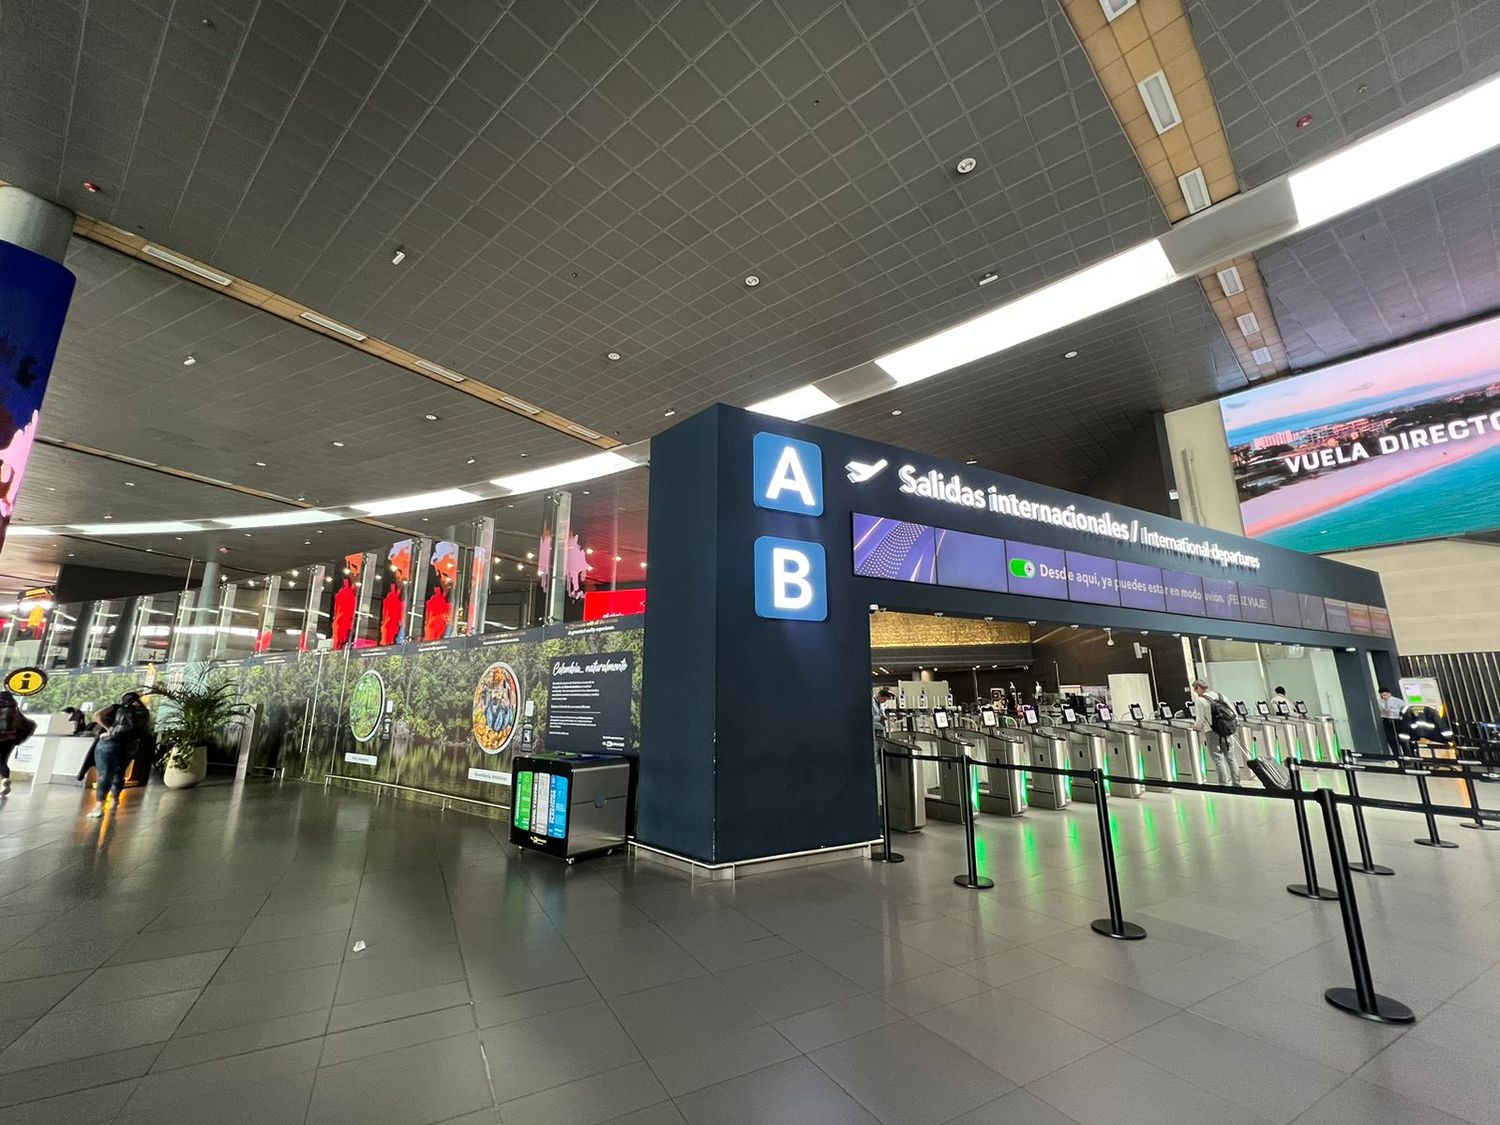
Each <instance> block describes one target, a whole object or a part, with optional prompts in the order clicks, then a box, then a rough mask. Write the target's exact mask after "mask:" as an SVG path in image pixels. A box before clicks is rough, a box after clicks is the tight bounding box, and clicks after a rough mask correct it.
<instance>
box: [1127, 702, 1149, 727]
mask: <svg viewBox="0 0 1500 1125" xmlns="http://www.w3.org/2000/svg"><path fill="white" fill-rule="evenodd" d="M1130 717H1131V718H1132V719H1134V720H1135V721H1136V722H1138V723H1144V722H1145V721H1146V709H1145V708H1144V707H1142V706H1141V705H1140V704H1139V703H1132V704H1131V705H1130Z"/></svg>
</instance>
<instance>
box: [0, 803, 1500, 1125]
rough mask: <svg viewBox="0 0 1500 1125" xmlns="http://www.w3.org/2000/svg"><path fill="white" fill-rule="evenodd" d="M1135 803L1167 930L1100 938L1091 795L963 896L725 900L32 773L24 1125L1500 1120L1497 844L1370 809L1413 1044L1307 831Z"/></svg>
mask: <svg viewBox="0 0 1500 1125" xmlns="http://www.w3.org/2000/svg"><path fill="white" fill-rule="evenodd" d="M1393 786H1394V787H1396V788H1399V787H1400V783H1393V784H1392V785H1391V786H1388V785H1373V784H1372V785H1371V786H1370V787H1369V788H1370V789H1371V790H1373V791H1376V792H1384V791H1387V790H1391V789H1392V787H1393ZM1444 796H1445V799H1452V798H1451V796H1449V795H1446V794H1445V795H1444ZM1483 797H1484V799H1486V800H1490V799H1493V800H1495V801H1500V787H1495V786H1486V787H1484V790H1483ZM1112 807H1113V809H1114V815H1115V821H1116V827H1117V836H1118V844H1117V848H1118V854H1119V860H1120V869H1121V882H1122V888H1123V894H1124V901H1125V904H1126V913H1127V916H1128V917H1130V918H1131V919H1133V920H1134V921H1137V922H1140V923H1141V924H1143V925H1144V926H1146V928H1147V929H1148V930H1149V931H1150V937H1149V938H1148V939H1147V940H1146V941H1144V942H1138V943H1130V944H1117V943H1114V942H1111V941H1109V940H1107V939H1104V938H1100V937H1098V936H1096V935H1095V934H1093V933H1092V932H1090V931H1089V929H1088V925H1087V924H1088V922H1089V921H1090V920H1091V919H1093V918H1096V917H1098V916H1099V915H1101V914H1102V913H1104V909H1103V889H1102V883H1101V881H1100V878H1099V866H1098V850H1097V839H1096V836H1095V829H1094V824H1095V820H1094V810H1093V808H1092V807H1091V806H1087V805H1078V806H1074V807H1073V808H1072V809H1070V810H1067V811H1065V812H1061V813H1056V812H1046V811H1041V810H1037V811H1033V812H1032V813H1030V814H1029V815H1027V816H1026V817H1024V818H1022V819H1020V820H1005V821H1002V820H997V819H994V818H990V817H984V818H981V828H980V837H979V840H980V847H981V856H982V858H981V865H982V868H983V870H984V872H985V873H986V874H988V875H989V876H990V877H992V878H993V879H994V880H995V881H996V883H997V884H998V886H997V887H996V888H995V889H994V890H993V891H990V892H986V893H974V892H970V891H965V890H962V889H960V888H958V887H955V886H954V885H953V881H952V875H953V874H954V873H955V872H957V871H959V870H961V868H962V865H963V857H962V847H963V836H962V832H961V831H960V830H959V829H958V828H957V827H956V826H951V825H943V824H935V825H931V826H929V828H928V829H927V830H926V831H924V832H922V833H921V834H920V835H917V836H913V837H905V838H902V839H901V840H900V841H899V845H898V846H899V847H900V849H901V850H902V851H904V852H905V853H906V855H907V858H908V862H906V863H904V864H901V865H899V866H893V867H886V866H883V865H879V864H874V863H869V862H864V861H854V862H844V863H838V864H830V865H825V866H821V867H815V868H804V869H801V870H797V871H792V872H786V873H781V874H770V875H760V876H754V877H749V878H743V879H741V880H740V881H739V882H738V883H712V884H710V883H704V882H701V881H700V882H698V883H693V882H691V881H689V880H688V879H686V878H685V877H682V876H679V875H678V874H676V873H674V872H671V871H668V870H665V869H663V868H661V867H658V866H655V865H652V864H649V863H631V862H629V861H626V860H624V859H620V858H615V859H609V860H605V861H602V862H600V861H596V862H590V863H581V864H579V865H577V866H576V867H574V868H572V869H568V868H565V867H563V866H562V865H561V864H559V863H557V862H556V861H554V860H550V859H547V858H545V857H541V856H536V855H524V856H521V855H517V853H515V852H514V851H513V850H511V849H509V848H506V847H504V846H502V845H501V844H500V843H498V842H497V839H496V835H495V833H496V832H497V831H499V830H500V829H501V826H500V825H499V824H497V823H495V822H491V821H485V820H479V819H474V818H470V817H467V816H463V815H460V814H455V813H447V814H440V813H437V812H435V811H432V810H429V809H426V808H422V807H418V806H414V805H411V804H406V803H401V802H397V801H392V800H389V799H387V800H384V801H381V802H378V803H377V802H376V801H375V800H374V799H373V798H372V797H369V796H365V795H361V794H352V793H343V792H338V791H333V792H325V791H324V790H323V789H321V788H317V787H311V786H304V785H301V784H298V783H295V782H288V783H286V784H284V785H277V784H274V783H256V784H252V785H251V786H250V787H248V788H246V789H244V790H243V791H241V790H237V789H235V788H234V787H233V786H230V785H228V784H220V785H210V786H206V787H204V788H201V789H199V790H196V791H192V792H185V793H165V792H163V791H161V790H160V789H153V790H150V791H148V792H146V793H139V792H132V793H129V794H127V796H126V801H125V806H124V808H123V809H122V810H121V811H120V812H119V813H118V814H116V815H111V816H110V817H109V818H107V819H106V820H104V821H103V822H90V821H86V820H83V819H82V818H81V816H80V813H81V811H82V808H83V805H82V797H81V794H80V793H79V791H77V790H75V789H71V788H64V787H61V786H53V787H46V788H43V789H42V790H39V791H37V792H36V793H32V792H31V791H30V788H29V786H19V787H18V788H17V791H16V793H15V794H13V795H12V796H11V797H10V798H8V799H7V800H5V801H4V802H3V803H0V1125H3V1123H9V1122H27V1123H28V1125H39V1123H44V1122H52V1121H57V1122H69V1123H73V1125H87V1123H89V1122H110V1121H117V1122H122V1123H123V1122H129V1123H141V1122H149V1121H162V1122H174V1123H183V1122H199V1121H202V1122H210V1121H212V1122H223V1123H234V1122H241V1121H243V1122H256V1123H259V1125H277V1123H280V1122H309V1123H317V1125H325V1123H333V1122H350V1123H359V1125H378V1123H385V1122H392V1123H400V1125H421V1123H426V1122H443V1121H455V1122H464V1123H471V1122H496V1121H503V1122H505V1123H507V1125H515V1123H530V1122H544V1123H548V1125H552V1123H566V1122H580V1123H582V1122H599V1121H609V1120H618V1121H630V1122H637V1123H647V1122H682V1121H687V1122H694V1123H699V1122H701V1123H713V1125H718V1123H724V1122H777V1123H780V1122H815V1123H819V1125H822V1123H828V1122H870V1121H881V1122H890V1123H902V1125H920V1123H934V1125H935V1123H941V1122H964V1123H966V1125H979V1123H989V1125H996V1123H1016V1125H1067V1123H1069V1122H1082V1123H1085V1125H1092V1123H1101V1125H1102V1123H1106V1122H1107V1123H1109V1125H1126V1123H1130V1122H1143V1123H1144V1122H1150V1123H1152V1125H1163V1123H1173V1122H1190V1123H1194V1125H1218V1123H1233V1122H1292V1121H1297V1122H1303V1123H1307V1125H1331V1123H1337V1122H1351V1123H1352V1122H1366V1121H1382V1122H1384V1121H1400V1122H1412V1123H1420V1125H1437V1123H1450V1122H1472V1123H1482V1122H1500V1061H1497V1060H1500V1035H1497V1032H1496V1030H1495V1029H1496V1027H1497V1026H1500V966H1497V959H1500V944H1497V942H1496V941H1495V933H1496V927H1497V921H1500V841H1497V835H1496V834H1489V833H1478V832H1469V831H1465V830H1462V829H1460V828H1459V827H1458V826H1457V825H1456V824H1455V825H1451V827H1450V826H1447V825H1445V828H1444V831H1445V834H1447V835H1449V836H1451V837H1452V838H1453V839H1454V840H1455V841H1457V842H1458V843H1459V844H1461V845H1462V847H1461V849H1460V850H1458V851H1444V852H1438V851H1434V850H1430V849H1425V848H1418V847H1414V846H1413V845H1412V844H1411V842H1410V841H1411V839H1412V837H1413V836H1415V835H1418V834H1419V828H1420V822H1419V821H1416V820H1414V818H1411V817H1409V816H1399V815H1396V814H1372V816H1371V832H1372V835H1373V837H1374V840H1375V848H1376V852H1377V855H1376V858H1377V860H1379V861H1381V862H1384V863H1388V864H1390V865H1391V866H1393V867H1395V868H1396V869H1397V872H1398V874H1397V876H1396V877H1395V878H1392V879H1370V878H1362V879H1361V880H1360V881H1359V882H1358V884H1357V886H1358V892H1359V895H1360V901H1361V905H1362V907H1363V914H1364V922H1365V928H1366V931H1367V934H1368V937H1369V943H1370V949H1371V955H1372V958H1373V961H1374V966H1375V976H1376V983H1377V985H1378V987H1379V988H1380V989H1381V990H1382V991H1384V992H1386V993H1389V994H1390V995H1392V996H1395V997H1396V998H1398V999H1400V1000H1403V1001H1404V1002H1406V1003H1407V1004H1409V1005H1411V1006H1412V1007H1413V1008H1414V1009H1415V1010H1416V1011H1417V1013H1418V1014H1419V1015H1420V1017H1421V1020H1420V1022H1419V1023H1417V1024H1416V1025H1415V1026H1414V1027H1411V1028H1409V1029H1394V1028H1387V1027H1382V1026H1378V1025H1374V1024H1367V1023H1363V1022H1361V1021H1359V1020H1356V1019H1352V1018H1350V1017H1348V1016H1345V1015H1342V1014H1340V1013H1339V1012H1337V1011H1335V1010H1334V1009H1332V1008H1330V1007H1329V1006H1328V1005H1326V1004H1325V1003H1324V1001H1323V999H1322V991H1323V989H1324V988H1325V987H1327V986H1329V985H1334V984H1347V983H1348V967H1347V961H1346V959H1345V953H1344V945H1343V937H1342V931H1341V928H1340V923H1339V915H1338V908H1337V906H1336V905H1334V904H1329V903H1314V902H1308V901H1305V900H1302V899H1298V898H1293V897H1291V896H1289V895H1288V894H1287V893H1286V892H1285V891H1284V890H1283V886H1284V885H1285V884H1286V883H1288V882H1292V881H1297V880H1300V869H1299V867H1298V863H1297V851H1296V844H1295V840H1294V838H1293V835H1292V827H1291V816H1290V812H1289V810H1288V807H1287V806H1286V805H1284V804H1280V803H1273V802H1270V801H1267V800H1265V799H1262V798H1253V797H1249V798H1208V799H1205V798H1203V797H1201V796H1199V795H1195V794H1178V795H1162V794H1151V795H1148V796H1147V797H1146V798H1145V799H1144V800H1140V801H1123V800H1121V801H1116V802H1114V803H1113V806H1112ZM1320 853H1321V844H1320ZM1324 871H1325V877H1326V864H1325V868H1324ZM357 942H363V943H364V947H363V949H362V950H361V951H360V952H354V951H353V947H354V945H355V943H357Z"/></svg>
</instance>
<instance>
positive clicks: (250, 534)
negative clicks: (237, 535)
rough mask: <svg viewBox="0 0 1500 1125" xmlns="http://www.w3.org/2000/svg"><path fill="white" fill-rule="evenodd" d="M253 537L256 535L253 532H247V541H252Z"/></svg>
mask: <svg viewBox="0 0 1500 1125" xmlns="http://www.w3.org/2000/svg"><path fill="white" fill-rule="evenodd" d="M253 535H254V533H253V532H249V531H247V532H245V538H246V539H250V538H252V537H253Z"/></svg>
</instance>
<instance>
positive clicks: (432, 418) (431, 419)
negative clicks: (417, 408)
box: [422, 414, 438, 422]
mask: <svg viewBox="0 0 1500 1125" xmlns="http://www.w3.org/2000/svg"><path fill="white" fill-rule="evenodd" d="M422 417H423V418H426V419H427V421H429V422H436V421H437V420H438V416H437V415H436V414H424V415H422Z"/></svg>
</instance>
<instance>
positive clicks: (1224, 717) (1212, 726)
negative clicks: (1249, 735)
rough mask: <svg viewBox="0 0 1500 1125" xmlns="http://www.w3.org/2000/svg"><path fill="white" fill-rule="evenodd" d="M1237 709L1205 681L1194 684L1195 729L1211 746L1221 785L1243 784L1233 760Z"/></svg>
mask: <svg viewBox="0 0 1500 1125" xmlns="http://www.w3.org/2000/svg"><path fill="white" fill-rule="evenodd" d="M1235 726H1236V723H1235V718H1234V709H1233V708H1231V707H1230V706H1229V703H1228V701H1227V700H1225V698H1224V697H1223V696H1222V695H1220V694H1219V693H1218V692H1216V691H1214V690H1213V689H1212V688H1211V687H1209V686H1208V684H1207V682H1205V681H1203V680H1194V681H1193V729H1194V730H1196V731H1197V732H1198V733H1199V734H1201V735H1202V736H1203V741H1204V742H1205V743H1206V744H1207V745H1208V756H1209V757H1210V758H1212V759H1213V760H1214V769H1215V770H1216V771H1217V772H1218V775H1219V784H1220V785H1233V786H1234V787H1235V788H1238V787H1239V784H1240V764H1239V762H1238V761H1237V760H1236V759H1235V756H1234V728H1235Z"/></svg>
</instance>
